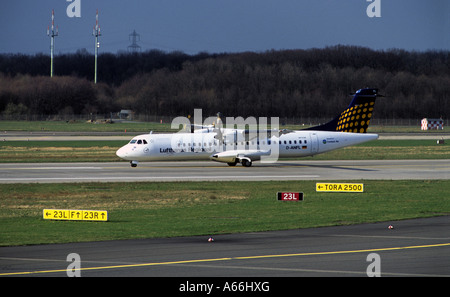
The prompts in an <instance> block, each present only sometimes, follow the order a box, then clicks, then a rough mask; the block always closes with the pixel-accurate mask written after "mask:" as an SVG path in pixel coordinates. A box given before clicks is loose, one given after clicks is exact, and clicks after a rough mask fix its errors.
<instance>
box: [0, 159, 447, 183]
mask: <svg viewBox="0 0 450 297" xmlns="http://www.w3.org/2000/svg"><path fill="white" fill-rule="evenodd" d="M449 178H450V159H444V160H360V161H339V160H338V161H310V160H308V161H304V160H299V161H279V162H277V163H273V164H269V163H260V162H254V164H253V166H252V167H249V168H247V167H242V166H239V165H238V166H236V167H229V166H228V165H226V164H222V163H216V162H212V161H201V162H142V163H139V165H138V167H136V168H131V167H130V165H129V163H128V162H113V163H28V164H27V163H19V164H12V163H3V164H0V183H30V182H39V183H46V182H51V183H60V182H91V181H92V182H95V181H97V182H117V181H124V182H137V181H233V180H250V181H257V180H265V181H268V180H273V181H279V180H360V179H365V180H380V179H388V180H399V179H412V180H417V179H419V180H424V179H449Z"/></svg>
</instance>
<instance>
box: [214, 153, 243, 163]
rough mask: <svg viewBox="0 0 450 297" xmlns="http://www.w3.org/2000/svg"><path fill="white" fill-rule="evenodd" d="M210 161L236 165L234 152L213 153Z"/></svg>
mask: <svg viewBox="0 0 450 297" xmlns="http://www.w3.org/2000/svg"><path fill="white" fill-rule="evenodd" d="M209 159H211V160H212V161H216V162H222V163H237V162H236V161H237V154H236V152H227V151H225V152H221V153H215V154H213V155H211V156H210V157H209Z"/></svg>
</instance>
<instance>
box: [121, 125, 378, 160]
mask: <svg viewBox="0 0 450 297" xmlns="http://www.w3.org/2000/svg"><path fill="white" fill-rule="evenodd" d="M214 136H216V133H173V134H143V135H138V136H136V137H134V138H133V139H132V140H131V141H130V142H129V143H128V144H126V145H124V146H123V147H121V148H120V149H119V150H117V152H116V154H117V156H119V157H120V158H122V159H124V160H129V161H174V160H179V161H182V160H208V159H211V160H214V161H219V162H228V161H227V159H226V157H227V156H228V155H229V156H230V157H231V158H233V157H236V156H243V157H248V158H249V159H251V160H252V161H253V160H262V161H263V160H264V157H263V156H267V158H268V160H269V156H270V157H271V158H270V160H272V161H273V160H275V161H276V160H277V159H278V158H286V157H289V158H292V157H306V156H312V155H316V154H320V153H325V152H328V151H332V150H335V149H339V148H343V147H347V146H351V145H356V144H359V143H363V142H367V141H371V140H375V139H377V138H378V135H377V134H365V133H364V134H361V133H347V132H329V131H312V130H305V131H293V132H291V133H287V134H283V135H281V136H279V137H277V136H272V137H270V138H264V139H257V138H255V139H253V140H249V141H230V140H228V141H225V142H224V143H222V144H221V143H220V142H219V140H218V139H216V138H215V137H214ZM218 155H219V156H220V159H219V160H218V159H215V158H213V156H216V157H217V156H218ZM230 162H231V161H230Z"/></svg>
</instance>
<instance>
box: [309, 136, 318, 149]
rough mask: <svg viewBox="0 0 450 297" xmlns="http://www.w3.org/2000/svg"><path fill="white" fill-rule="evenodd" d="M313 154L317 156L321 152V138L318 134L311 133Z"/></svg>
mask: <svg viewBox="0 0 450 297" xmlns="http://www.w3.org/2000/svg"><path fill="white" fill-rule="evenodd" d="M310 136H311V139H310V141H311V153H313V154H317V153H318V152H319V137H318V136H317V133H311V134H310Z"/></svg>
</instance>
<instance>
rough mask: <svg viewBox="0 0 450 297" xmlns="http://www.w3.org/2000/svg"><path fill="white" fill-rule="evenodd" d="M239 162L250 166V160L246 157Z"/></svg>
mask: <svg viewBox="0 0 450 297" xmlns="http://www.w3.org/2000/svg"><path fill="white" fill-rule="evenodd" d="M241 163H242V166H244V167H250V166H252V161H249V160H247V159H243V160H242V161H241Z"/></svg>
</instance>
